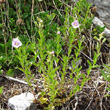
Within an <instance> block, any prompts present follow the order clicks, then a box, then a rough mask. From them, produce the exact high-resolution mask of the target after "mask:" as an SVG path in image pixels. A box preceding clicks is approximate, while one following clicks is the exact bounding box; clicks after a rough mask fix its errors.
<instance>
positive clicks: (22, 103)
mask: <svg viewBox="0 0 110 110" xmlns="http://www.w3.org/2000/svg"><path fill="white" fill-rule="evenodd" d="M34 99H35V98H34V95H33V94H32V93H30V92H26V93H22V94H20V95H16V96H14V97H12V98H10V99H9V100H8V106H9V109H11V110H35V109H33V108H35V107H31V105H32V104H33V100H34ZM30 108H32V109H30Z"/></svg>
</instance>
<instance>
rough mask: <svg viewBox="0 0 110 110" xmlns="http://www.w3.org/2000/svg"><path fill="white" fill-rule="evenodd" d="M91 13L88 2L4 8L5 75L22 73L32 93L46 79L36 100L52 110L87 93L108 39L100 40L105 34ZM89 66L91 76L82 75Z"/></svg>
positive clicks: (62, 0)
mask: <svg viewBox="0 0 110 110" xmlns="http://www.w3.org/2000/svg"><path fill="white" fill-rule="evenodd" d="M13 2H15V4H13ZM12 4H13V5H12ZM52 6H53V7H52ZM90 7H91V4H89V3H88V2H87V1H86V0H79V1H77V2H76V1H70V0H52V1H49V0H47V1H46V0H36V1H35V0H32V1H26V0H24V1H20V0H15V1H14V0H11V1H8V0H7V1H6V3H2V4H1V3H0V9H1V15H0V21H1V22H2V23H1V24H0V29H1V30H0V33H2V34H0V40H1V43H0V52H1V55H0V69H3V70H7V71H5V72H7V73H8V75H9V74H12V73H13V69H12V68H13V67H16V69H17V70H20V71H22V72H23V73H24V74H25V76H26V81H27V82H28V85H29V86H30V87H31V86H32V81H34V82H35V80H36V75H37V74H40V76H41V77H40V80H41V81H42V83H43V89H40V90H39V91H38V93H40V96H39V98H38V99H36V100H37V102H39V103H40V104H46V105H47V109H48V110H52V109H55V106H59V105H61V104H62V103H65V102H66V101H67V100H69V99H70V98H71V97H73V96H74V95H75V94H76V93H77V92H79V91H81V89H82V88H83V86H84V84H85V83H86V82H87V81H88V80H89V79H90V78H89V74H90V72H91V70H92V69H94V68H97V67H99V65H97V60H99V58H100V55H101V52H100V50H101V46H102V45H103V44H104V42H105V41H106V39H105V38H104V37H103V36H102V35H101V34H100V33H101V32H102V31H103V29H101V28H100V27H99V28H96V27H93V28H92V19H93V15H92V14H91V11H90ZM30 9H31V10H30ZM62 10H63V11H62ZM15 24H16V25H15ZM99 29H100V31H99V32H97V30H99ZM87 34H89V36H88V35H87ZM84 61H85V62H86V64H87V67H86V68H87V73H82V72H81V70H82V69H83V68H84V67H83V66H82V63H84ZM33 68H35V69H36V72H32V69H33ZM0 72H1V71H0ZM1 89H2V88H1Z"/></svg>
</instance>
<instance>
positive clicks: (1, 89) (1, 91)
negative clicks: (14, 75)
mask: <svg viewBox="0 0 110 110" xmlns="http://www.w3.org/2000/svg"><path fill="white" fill-rule="evenodd" d="M2 93H3V86H1V87H0V94H2Z"/></svg>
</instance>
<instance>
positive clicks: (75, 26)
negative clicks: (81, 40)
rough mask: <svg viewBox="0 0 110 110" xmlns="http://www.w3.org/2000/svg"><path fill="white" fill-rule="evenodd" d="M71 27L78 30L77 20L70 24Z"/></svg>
mask: <svg viewBox="0 0 110 110" xmlns="http://www.w3.org/2000/svg"><path fill="white" fill-rule="evenodd" d="M71 25H72V26H73V28H79V22H78V21H77V20H75V21H74V22H72V24H71Z"/></svg>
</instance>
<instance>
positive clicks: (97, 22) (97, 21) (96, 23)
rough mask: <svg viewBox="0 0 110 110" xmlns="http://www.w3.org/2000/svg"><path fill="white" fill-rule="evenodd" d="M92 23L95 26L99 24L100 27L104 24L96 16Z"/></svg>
mask: <svg viewBox="0 0 110 110" xmlns="http://www.w3.org/2000/svg"><path fill="white" fill-rule="evenodd" d="M92 22H93V24H94V25H96V26H100V27H104V26H105V25H104V24H103V22H102V21H101V20H100V19H99V18H98V17H94V19H93V21H92Z"/></svg>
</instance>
